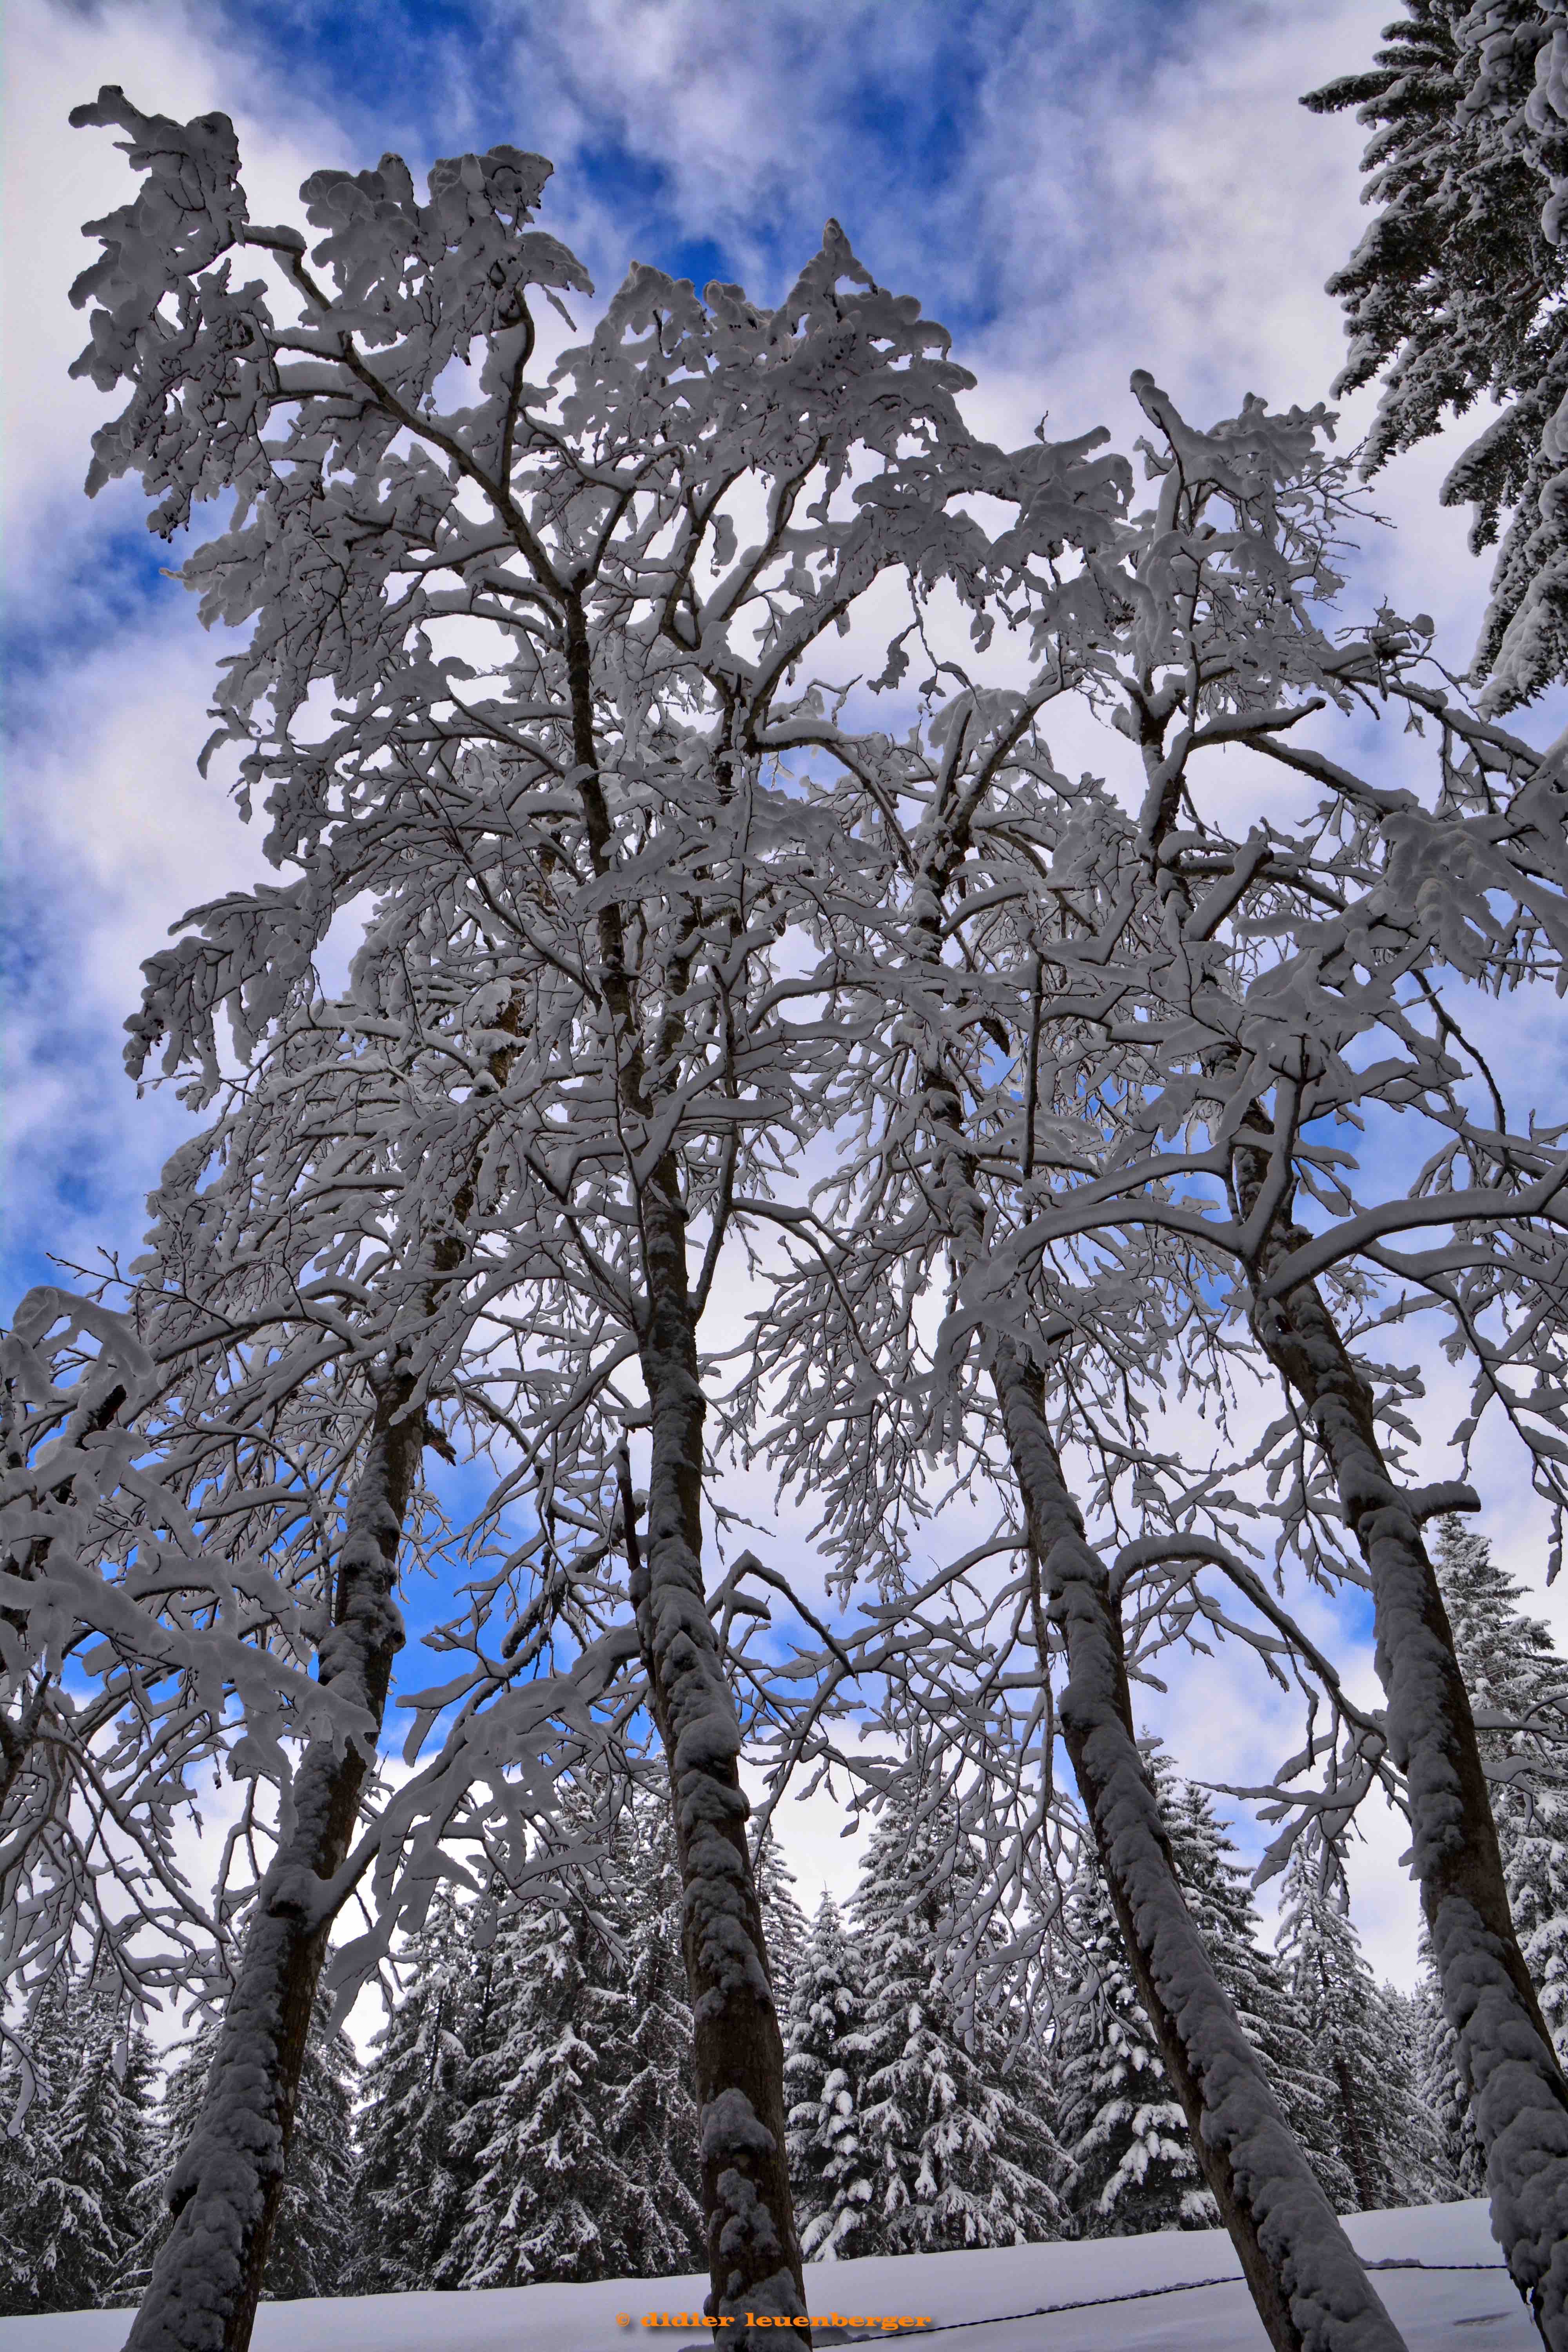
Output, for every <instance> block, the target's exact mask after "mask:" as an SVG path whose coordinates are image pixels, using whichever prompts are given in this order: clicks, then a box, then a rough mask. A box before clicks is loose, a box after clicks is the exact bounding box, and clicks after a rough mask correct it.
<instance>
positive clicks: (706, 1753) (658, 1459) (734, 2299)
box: [564, 590, 809, 2352]
mask: <svg viewBox="0 0 1568 2352" xmlns="http://www.w3.org/2000/svg"><path fill="white" fill-rule="evenodd" d="M564 607H565V624H566V646H567V668H568V675H569V677H570V681H571V693H572V728H573V748H574V751H575V753H576V758H577V763H578V767H577V791H578V793H579V796H580V801H581V806H582V810H583V815H584V828H585V831H586V834H587V838H588V846H589V854H590V856H591V858H592V860H593V866H594V871H595V877H597V879H598V880H599V881H600V882H601V883H602V884H606V883H608V882H609V880H610V878H611V877H612V874H613V871H614V861H613V855H612V848H613V841H614V828H613V825H612V822H611V818H610V813H609V808H608V805H607V803H606V801H605V791H604V784H603V781H602V779H601V777H600V774H599V767H598V751H597V747H596V743H595V732H594V698H593V683H592V677H593V663H592V652H591V647H590V645H589V638H588V628H587V622H586V618H585V615H584V607H583V603H582V596H581V593H580V591H577V590H573V591H570V592H569V593H567V594H566V596H565V598H564ZM595 920H596V927H597V934H598V941H599V951H600V956H601V959H602V984H603V987H604V992H605V1002H606V1003H607V1004H608V1006H609V1008H610V1011H611V1013H612V1016H613V1020H614V1024H615V1034H616V1091H617V1094H618V1095H619V1097H620V1101H621V1104H622V1107H623V1110H624V1113H625V1115H626V1120H627V1123H628V1126H629V1127H630V1128H631V1129H632V1131H633V1132H637V1131H638V1130H639V1129H640V1131H641V1132H642V1133H644V1134H645V1135H646V1134H647V1129H648V1124H649V1121H650V1119H651V1118H652V1117H653V1115H654V1112H655V1109H656V1108H657V1105H656V1103H655V1101H654V1100H653V1099H651V1098H650V1091H656V1090H650V1085H649V1081H648V1078H647V1065H646V1062H645V1058H644V1053H643V1044H642V1038H641V1034H640V1031H639V1028H638V1023H637V1008H636V1004H635V1002H634V992H633V988H632V983H631V980H630V977H629V976H628V972H627V968H626V939H625V933H624V928H623V923H622V916H621V908H620V904H619V901H618V898H616V896H615V894H614V893H613V892H612V891H609V890H606V891H605V895H604V897H603V898H602V900H601V903H600V906H599V909H598V913H597V916H596V919H595ZM679 993H680V991H679V988H675V989H673V990H672V995H673V996H674V997H675V999H676V1000H679ZM681 1021H682V1016H681V1015H680V1013H679V1012H678V1011H674V1010H669V1009H667V1011H666V1013H665V1016H664V1024H663V1036H662V1039H661V1050H660V1055H659V1064H660V1066H668V1063H669V1061H670V1060H671V1059H672V1058H673V1055H674V1053H675V1051H676V1047H677V1044H678V1041H679V1034H680V1028H681ZM638 1211H639V1228H640V1239H641V1247H642V1258H643V1273H644V1280H645V1283H646V1285H647V1304H646V1307H645V1310H644V1312H645V1321H644V1324H643V1328H641V1329H640V1331H639V1333H638V1352H639V1356H640V1359H641V1363H642V1371H643V1379H644V1381H645V1383H646V1385H647V1393H648V1402H649V1405H650V1407H651V1410H652V1428H653V1459H652V1465H651V1470H650V1474H649V1479H648V1522H647V1524H648V1534H647V1562H646V1565H644V1564H641V1563H637V1562H636V1560H635V1548H636V1536H635V1531H634V1528H633V1521H632V1512H631V1497H630V1496H629V1494H628V1495H627V1496H626V1548H627V1553H628V1556H629V1557H631V1558H632V1559H633V1560H634V1565H633V1573H632V1601H633V1605H634V1607H635V1608H636V1610H637V1634H638V1639H639V1642H640V1644H641V1649H642V1656H643V1664H644V1668H645V1670H646V1672H647V1686H648V1704H649V1706H650V1708H651V1710H652V1714H653V1718H654V1722H655V1725H656V1726H657V1727H658V1736H659V1738H660V1740H661V1741H662V1743H663V1746H664V1753H665V1761H666V1764H667V1765H668V1770H669V1788H670V1803H671V1809H672V1811H673V1813H674V1826H675V1850H676V1858H677V1862H678V1864H679V1871H680V1888H681V1939H682V1945H683V1948H684V1950H685V1955H686V1972H687V1978H688V1980H689V1986H690V1992H691V2021H692V2064H693V2071H694V2074H695V2077H696V2091H697V2113H698V2129H699V2152H700V2158H701V2163H702V2210H703V2217H704V2220H705V2221H706V2223H707V2230H708V2266H709V2271H710V2276H711V2280H712V2291H711V2294H710V2304H711V2312H710V2316H711V2317H712V2318H714V2319H715V2320H719V2319H723V2320H727V2321H729V2322H731V2326H730V2327H727V2328H726V2329H725V2332H724V2336H723V2338H722V2341H723V2342H724V2343H725V2344H726V2345H727V2346H728V2347H730V2352H764V2347H765V2346H769V2345H771V2344H772V2343H773V2333H772V2322H773V2320H774V2319H784V2318H788V2319H796V2320H801V2321H804V2319H805V2279H804V2276H803V2274H802V2268H801V2257H800V2241H799V2239H798V2237H797V2236H796V2233H795V2205H794V2201H793V2200H792V2199H791V2196H790V2188H789V2169H788V2161H787V2158H786V2155H785V2149H784V2038H783V2036H782V2034H781V2033H780V2032H779V2021H778V2013H777V2011H776V2010H775V2008H774V2006H773V1987H772V1984H771V1983H770V1981H769V1979H768V1969H767V1960H766V1945H765V1943H764V1940H763V1924H762V1907H761V1906H760V1904H759V1903H758V1900H757V1888H756V1881H755V1878H754V1876H753V1874H752V1857H751V1853H750V1850H749V1848H748V1845H747V1842H746V1820H747V1816H748V1814H749V1812H750V1810H751V1808H750V1806H749V1805H748V1804H747V1801H746V1799H745V1796H744V1794H743V1793H742V1789H741V1779H740V1754H741V1726H740V1718H739V1717H738V1716H737V1714H736V1712H735V1702H734V1698H733V1696H732V1695H731V1690H730V1686H729V1684H728V1682H727V1681H726V1679H725V1675H724V1667H723V1661H722V1659H721V1656H720V1654H719V1643H718V1640H717V1638H716V1636H715V1634H714V1632H713V1626H712V1622H711V1620H710V1617H709V1614H708V1610H707V1605H706V1602H705V1601H704V1598H703V1591H702V1424H703V1420H704V1417H705V1406H704V1402H703V1396H702V1387H701V1382H700V1380H699V1378H698V1370H697V1316H696V1310H695V1307H694V1305H693V1302H692V1297H691V1286H690V1282H689V1276H688V1272H687V1264H686V1212H685V1209H684V1207H683V1205H682V1202H681V1197H680V1176H679V1167H678V1165H677V1162H676V1160H675V1156H674V1154H673V1152H671V1153H667V1154H666V1156H665V1157H664V1158H663V1159H662V1160H660V1162H659V1164H658V1167H657V1168H656V1169H655V1171H654V1172H653V1174H652V1176H651V1177H650V1178H649V1179H648V1180H647V1182H646V1183H645V1184H643V1185H642V1186H641V1187H640V1188H639V1195H638ZM752 2315H755V2316H756V2317H757V2318H758V2319H761V2320H763V2321H764V2322H766V2323H768V2328H769V2332H768V2334H767V2336H765V2337H764V2336H763V2334H762V2330H761V2329H760V2328H753V2326H752ZM792 2340H794V2341H795V2342H796V2343H805V2342H807V2341H808V2340H809V2338H808V2336H807V2335H806V2331H805V2328H804V2327H801V2328H799V2329H798V2330H795V2331H794V2332H793V2337H792Z"/></svg>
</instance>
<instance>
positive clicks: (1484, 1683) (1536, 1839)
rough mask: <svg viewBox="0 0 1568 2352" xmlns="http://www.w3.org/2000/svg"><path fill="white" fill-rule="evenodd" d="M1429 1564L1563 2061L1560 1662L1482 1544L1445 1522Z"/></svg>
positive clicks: (1565, 1717)
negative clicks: (1471, 1710)
mask: <svg viewBox="0 0 1568 2352" xmlns="http://www.w3.org/2000/svg"><path fill="white" fill-rule="evenodd" d="M1433 1557H1434V1560H1435V1563H1436V1570H1437V1577H1438V1581H1439V1583H1440V1584H1441V1586H1442V1589H1443V1600H1444V1602H1445V1605H1446V1606H1447V1612H1448V1621H1449V1622H1450V1624H1451V1625H1452V1626H1453V1629H1454V1648H1455V1653H1456V1654H1457V1656H1458V1661H1459V1667H1460V1671H1461V1672H1462V1674H1463V1675H1464V1677H1465V1684H1466V1686H1467V1688H1468V1691H1469V1694H1470V1700H1471V1704H1472V1706H1474V1708H1475V1711H1476V1732H1477V1737H1478V1739H1479V1744H1480V1750H1481V1756H1482V1759H1483V1760H1484V1762H1485V1764H1486V1766H1487V1770H1488V1777H1489V1792H1490V1796H1491V1808H1492V1818H1493V1819H1494V1820H1495V1822H1497V1830H1498V1843H1499V1844H1500V1847H1501V1849H1502V1862H1503V1872H1504V1875H1505V1877H1506V1878H1507V1881H1508V1895H1509V1902H1510V1906H1511V1907H1512V1910H1513V1916H1514V1924H1515V1926H1516V1927H1517V1928H1518V1930H1519V1941H1520V1948H1521V1951H1522V1952H1523V1954H1524V1960H1525V1965H1526V1967H1527V1968H1528V1969H1529V1970H1530V1973H1531V1978H1532V1979H1534V1983H1535V1989H1536V1991H1537V1993H1538V1994H1539V1995H1540V1999H1541V2008H1542V2015H1543V2016H1544V2017H1545V2020H1546V2023H1547V2028H1548V2030H1549V2032H1551V2034H1552V2041H1553V2042H1554V2043H1555V2045H1556V2049H1557V2054H1558V2056H1559V2057H1560V2058H1562V2059H1563V2061H1564V2062H1565V2063H1568V1736H1565V1735H1568V1662H1565V1661H1564V1660H1563V1659H1562V1658H1560V1657H1559V1656H1558V1654H1557V1652H1556V1650H1555V1648H1554V1647H1553V1645H1552V1635H1551V1633H1550V1632H1549V1631H1548V1629H1547V1628H1546V1626H1544V1625H1543V1624H1542V1623H1541V1622H1540V1621H1539V1620H1538V1619H1536V1618H1533V1617H1527V1616H1526V1615H1525V1614H1524V1613H1523V1612H1521V1609H1520V1607H1519V1605H1518V1604H1519V1602H1520V1601H1521V1600H1522V1599H1523V1598H1524V1588H1523V1586H1522V1585H1521V1584H1518V1583H1516V1582H1515V1581H1514V1580H1513V1579H1512V1577H1510V1575H1508V1573H1507V1572H1506V1570H1503V1569H1500V1567H1499V1566H1498V1565H1497V1563H1496V1561H1495V1560H1494V1559H1492V1556H1491V1546H1490V1544H1489V1542H1488V1540H1487V1538H1485V1537H1484V1536H1479V1535H1477V1534H1475V1533H1474V1532H1473V1530H1472V1529H1470V1528H1468V1527H1466V1525H1465V1523H1464V1522H1463V1520H1462V1519H1459V1518H1456V1517H1448V1518H1445V1519H1442V1520H1440V1521H1439V1522H1438V1528H1437V1544H1436V1551H1435V1553H1434V1555H1433Z"/></svg>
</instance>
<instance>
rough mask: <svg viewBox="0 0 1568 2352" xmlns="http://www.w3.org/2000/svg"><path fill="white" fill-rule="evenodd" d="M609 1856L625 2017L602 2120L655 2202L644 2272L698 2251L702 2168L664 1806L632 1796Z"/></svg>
mask: <svg viewBox="0 0 1568 2352" xmlns="http://www.w3.org/2000/svg"><path fill="white" fill-rule="evenodd" d="M621 1834H622V1835H624V1839H625V1843H624V1845H622V1844H620V1843H617V1845H616V1847H615V1848H614V1849H613V1850H612V1860H613V1861H614V1863H615V1866H616V1873H617V1875H618V1880H619V1884H618V1885H615V1884H612V1886H611V1889H610V1892H611V1894H612V1895H614V1896H615V1897H616V1900H615V1902H614V1908H613V1911H612V1916H613V1917H614V1919H615V1921H616V1925H617V1926H618V1928H619V1934H620V1942H621V1947H622V1951H623V1955H624V1958H623V1959H622V1962H621V1970H622V1982H623V1983H624V1985H625V1989H626V1993H627V1995H628V1996H629V1999H630V2003H631V2022H630V2029H629V2033H628V2035H627V2040H626V2049H625V2052H624V2054H623V2058H622V2063H621V2065H620V2067H619V2069H618V2071H617V2074H616V2083H615V2098H614V2104H613V2106H612V2108H611V2110H610V2113H609V2116H608V2118H607V2121H608V2125H609V2128H610V2129H611V2131H612V2133H613V2136H614V2140H615V2145H616V2152H617V2156H618V2159H619V2161H620V2163H621V2165H622V2167H623V2168H624V2169H625V2170H626V2173H627V2175H628V2176H629V2177H630V2178H632V2179H635V2180H637V2181H638V2182H640V2183H641V2184H643V2186H645V2187H646V2188H647V2189H648V2190H649V2191H650V2192H651V2194H652V2195H653V2196H654V2197H655V2199H656V2200H658V2206H659V2210H660V2214H661V2235H660V2236H659V2238H658V2241H657V2242H656V2244H655V2246H654V2247H652V2248H650V2251H649V2257H648V2273H649V2275H652V2274H654V2273H655V2272H656V2271H659V2272H663V2271H666V2270H668V2271H671V2272H673V2271H680V2270H687V2269H691V2268H693V2267H695V2266H698V2265H700V2262H701V2259H702V2168H701V2159H700V2154H699V2150H698V2137H697V2101H696V2096H695V2094H694V2091H693V2086H692V2078H691V2001H690V1995H689V1990H688V1985H687V1976H686V1961H685V1958H684V1957H683V1954H682V1949H681V1909H682V1906H681V1895H680V1872H679V1867H678V1866H677V1863H676V1858H675V1840H674V1837H673V1834H672V1832H671V1830H670V1824H669V1817H668V1811H666V1809H665V1807H664V1806H663V1805H661V1804H660V1803H659V1802H658V1801H657V1800H656V1799H654V1798H651V1797H647V1798H639V1799H638V1801H637V1803H636V1804H635V1805H634V1806H632V1807H631V1808H628V1810H627V1812H626V1814H624V1815H623V1818H622V1824H621Z"/></svg>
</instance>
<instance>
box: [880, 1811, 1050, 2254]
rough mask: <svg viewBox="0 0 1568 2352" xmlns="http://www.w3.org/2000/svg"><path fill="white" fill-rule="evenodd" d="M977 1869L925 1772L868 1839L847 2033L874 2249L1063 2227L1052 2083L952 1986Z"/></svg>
mask: <svg viewBox="0 0 1568 2352" xmlns="http://www.w3.org/2000/svg"><path fill="white" fill-rule="evenodd" d="M972 1871H973V1859H972V1857H971V1856H970V1854H969V1852H968V1848H967V1842H966V1840H965V1838H964V1836H963V1831H962V1828H961V1826H960V1824H959V1823H958V1822H957V1821H956V1820H955V1818H954V1817H953V1813H952V1808H951V1807H950V1806H945V1805H942V1806H931V1805H929V1804H928V1803H927V1802H926V1801H925V1792H924V1791H923V1790H922V1788H921V1775H920V1772H919V1770H918V1769H913V1770H911V1772H910V1774H909V1775H908V1776H907V1777H906V1778H905V1780H903V1782H902V1783H901V1785H900V1790H899V1791H898V1793H897V1795H896V1797H895V1798H894V1800H893V1801H891V1802H890V1803H889V1804H888V1805H887V1806H886V1808H885V1810H884V1811H883V1814H882V1818H881V1821H880V1822H879V1825H878V1828H877V1831H876V1833H875V1834H874V1836H873V1837H872V1839H871V1842H870V1845H869V1848H868V1853H867V1855H866V1861H865V1866H864V1870H863V1873H862V1875H861V1879H860V1884H859V1885H858V1888H857V1889H856V1893H855V1895H854V1898H853V1900H852V1902H851V1905H850V1916H851V1919H852V1923H853V1928H854V1941H855V1958H856V1963H857V1966H858V1969H859V1970H860V1973H861V1978H862V1981H863V1982H864V1984H865V1985H866V1988H867V1995H866V2005H865V2022H864V2025H863V2027H862V2028H861V2030H860V2031H859V2032H856V2033H852V2034H850V2035H848V2036H847V2037H845V2041H844V2045H843V2046H844V2047H845V2048H846V2049H847V2051H849V2052H851V2053H853V2055H854V2058H855V2061H856V2063H858V2067H859V2069H860V2076H861V2082H862V2084H863V2090H862V2095H861V2104H860V2108H859V2139H860V2148H861V2152H862V2155H863V2158H864V2160H865V2163H866V2166H867V2168H868V2176H869V2179H870V2182H871V2190H872V2193H871V2197H870V2200H868V2206H867V2240H868V2242H866V2243H863V2244H861V2243H859V2242H858V2250H859V2251H861V2252H879V2253H915V2252H932V2253H934V2252H949V2251H953V2252H956V2251H957V2250H959V2249H961V2248H964V2247H979V2246H1005V2245H1024V2244H1026V2243H1030V2242H1036V2241H1038V2240H1040V2239H1043V2238H1049V2237H1055V2236H1058V2234H1059V2233H1060V2230H1061V2226H1062V2221H1063V2219H1064V2216H1063V2210H1062V2205H1061V2201H1060V2199H1059V2197H1058V2183H1059V2182H1060V2180H1061V2179H1062V2178H1063V2176H1064V2174H1065V2171H1066V2169H1067V2167H1066V2162H1065V2159H1064V2158H1063V2154H1062V2150H1061V2148H1060V2147H1059V2146H1058V2141H1057V2139H1056V2137H1055V2135H1054V2133H1053V2131H1052V2129H1051V2125H1050V2120H1049V2098H1048V2094H1047V2089H1046V2086H1045V2083H1044V2080H1043V2076H1042V2075H1041V2073H1040V2071H1039V2069H1038V2067H1037V2065H1035V2064H1034V2063H1031V2061H1030V2059H1029V2058H1028V2057H1027V2055H1025V2056H1023V2057H1020V2056H1018V2055H1017V2054H1016V2053H1015V2052H1014V2051H1013V2050H1012V2048H1011V2046H1010V2042H1011V2037H1010V2035H1009V2033H1008V2032H1007V2030H1006V2023H1005V2021H1004V2022H1001V2023H999V2022H998V2021H995V2020H994V2019H993V2018H992V2017H990V2016H988V2015H982V2014H979V2013H977V2011H976V2010H975V2007H974V2004H973V2002H971V2001H966V2000H963V1999H962V1997H961V1995H960V1993H959V1991H958V1990H955V1989H954V1987H953V1986H952V1984H950V1983H949V1982H947V1981H946V1980H945V1979H944V1961H945V1959H946V1957H947V1954H946V1946H947V1943H948V1939H949V1937H950V1934H951V1932H952V1928H953V1926H954V1924H955V1922H954V1913H955V1910H956V1906H957V1898H958V1895H959V1893H960V1892H961V1890H962V1886H963V1881H964V1880H965V1878H966V1877H967V1876H968V1875H969V1874H971V1872H972Z"/></svg>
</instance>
